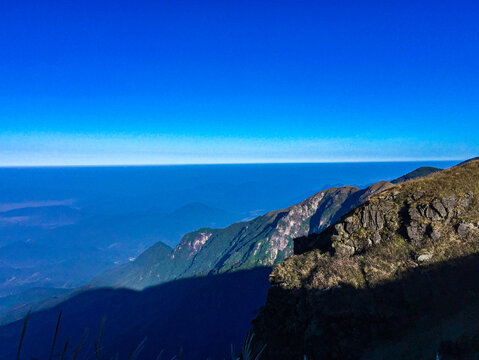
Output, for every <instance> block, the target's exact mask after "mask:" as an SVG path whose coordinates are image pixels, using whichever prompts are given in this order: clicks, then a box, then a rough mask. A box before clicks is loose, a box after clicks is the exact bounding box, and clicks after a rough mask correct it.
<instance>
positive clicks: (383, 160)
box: [0, 157, 473, 169]
mask: <svg viewBox="0 0 479 360" xmlns="http://www.w3.org/2000/svg"><path fill="white" fill-rule="evenodd" d="M472 158H473V157H472ZM468 159H469V158H468ZM468 159H457V158H455V159H452V158H451V159H449V158H446V159H444V158H441V159H376V160H366V159H362V160H320V161H301V160H298V161H251V162H244V161H243V162H203V163H144V164H128V163H126V164H106V163H105V164H39V165H33V164H28V165H2V164H0V169H19V168H84V167H156V166H206V165H282V164H284V165H288V164H290V165H293V164H360V163H393V162H398V163H399V162H424V161H429V162H448V161H466V160H468Z"/></svg>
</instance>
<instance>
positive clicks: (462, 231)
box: [457, 223, 474, 239]
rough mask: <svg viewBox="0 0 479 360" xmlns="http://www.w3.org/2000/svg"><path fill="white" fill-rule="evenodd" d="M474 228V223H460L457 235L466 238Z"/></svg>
mask: <svg viewBox="0 0 479 360" xmlns="http://www.w3.org/2000/svg"><path fill="white" fill-rule="evenodd" d="M472 229H474V225H473V224H468V223H460V224H459V226H458V227H457V235H459V237H460V238H461V239H464V238H465V237H466V236H467V235H468V234H469V232H470V231H471V230H472Z"/></svg>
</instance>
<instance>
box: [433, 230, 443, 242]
mask: <svg viewBox="0 0 479 360" xmlns="http://www.w3.org/2000/svg"><path fill="white" fill-rule="evenodd" d="M441 236H442V232H441V230H439V229H434V230H433V231H432V233H431V239H432V240H433V241H438V240H439V239H440V238H441Z"/></svg>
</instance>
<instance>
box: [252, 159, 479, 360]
mask: <svg viewBox="0 0 479 360" xmlns="http://www.w3.org/2000/svg"><path fill="white" fill-rule="evenodd" d="M478 200H479V161H471V162H468V163H465V164H462V165H459V166H456V167H454V168H451V169H448V170H445V171H443V172H441V173H436V174H433V175H431V176H429V177H427V178H423V179H419V180H411V181H407V182H405V183H402V184H400V185H398V186H395V187H392V188H389V189H387V190H385V191H383V192H381V193H379V194H377V195H375V196H372V197H371V198H369V200H368V201H366V202H365V203H364V204H363V205H361V206H359V207H357V208H356V209H354V210H352V211H351V212H349V213H347V214H345V215H344V216H343V217H342V218H341V220H340V221H339V222H337V223H336V224H334V225H332V226H330V227H328V228H327V229H326V230H324V231H323V232H321V233H319V234H310V235H309V236H305V237H302V238H299V239H296V240H295V247H294V251H295V255H294V256H292V257H290V258H289V259H287V260H286V261H284V262H283V263H282V264H279V265H278V266H276V267H275V269H274V271H273V273H272V275H271V277H270V281H271V284H272V287H271V289H270V292H269V295H268V300H267V303H266V306H265V307H264V308H263V309H262V310H261V312H260V315H259V316H258V318H257V319H256V320H255V322H254V332H255V333H256V337H255V339H256V345H257V346H263V345H264V344H268V346H267V349H268V350H266V352H265V354H264V358H265V359H295V358H296V359H302V358H303V355H304V354H306V355H307V356H308V359H326V358H336V359H348V358H360V357H362V356H363V355H364V354H366V353H368V351H369V354H371V351H372V350H371V347H373V348H381V347H384V346H385V345H384V344H386V343H389V342H392V343H393V344H394V342H395V341H397V342H398V343H399V341H400V340H399V339H401V341H406V340H404V337H405V336H407V333H408V331H409V332H412V331H413V330H411V329H412V328H413V327H414V326H415V323H418V324H420V326H421V327H423V328H424V329H429V330H430V328H428V326H430V322H431V321H432V319H435V320H434V321H436V320H437V319H442V317H447V316H449V315H450V316H455V315H454V314H456V313H457V312H460V311H461V309H462V308H463V305H464V304H466V303H467V302H468V301H470V300H471V297H472V298H474V299H475V297H476V295H477V298H478V299H479V281H477V280H475V279H476V278H477V276H475V275H474V274H476V273H477V270H478V269H479V260H478V256H477V254H479V205H478V204H479V201H478ZM464 280H466V284H465V283H463V281H464ZM469 285H470V286H469ZM449 291H450V292H449ZM471 301H472V300H471ZM427 304H429V306H428V305H427ZM478 304H479V300H478ZM464 306H465V305H464ZM418 326H419V325H418ZM431 326H432V325H431ZM424 331H426V330H424ZM418 336H419V335H418ZM435 340H437V341H440V339H435ZM391 346H393V345H391ZM393 347H394V346H393ZM396 350H398V349H396ZM426 350H427V346H426V345H424V351H426ZM398 351H399V350H398ZM373 352H374V351H373ZM433 355H434V354H433ZM364 356H365V358H368V357H367V356H366V355H364ZM373 358H374V357H373ZM379 358H381V356H380V357H379ZM382 358H384V357H382ZM389 358H391V357H389ZM412 358H414V356H413V357H412ZM419 358H421V357H419Z"/></svg>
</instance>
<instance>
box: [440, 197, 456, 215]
mask: <svg viewBox="0 0 479 360" xmlns="http://www.w3.org/2000/svg"><path fill="white" fill-rule="evenodd" d="M441 202H442V204H443V205H444V207H445V208H446V210H447V212H452V211H453V210H454V208H455V207H456V206H457V196H456V195H450V196H445V197H443V198H442V199H441Z"/></svg>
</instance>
